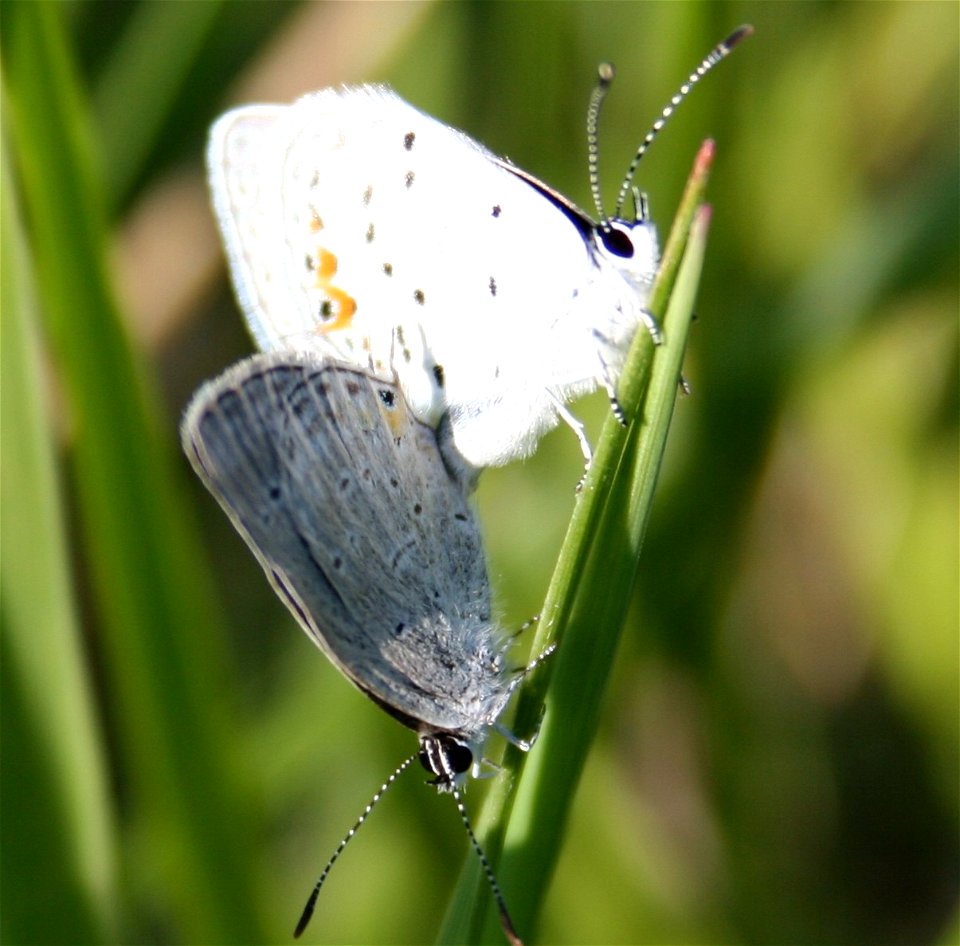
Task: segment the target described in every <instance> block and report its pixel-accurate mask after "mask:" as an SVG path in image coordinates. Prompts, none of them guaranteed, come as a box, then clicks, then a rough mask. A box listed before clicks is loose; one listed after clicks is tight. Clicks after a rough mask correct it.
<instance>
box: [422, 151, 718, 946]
mask: <svg viewBox="0 0 960 946" xmlns="http://www.w3.org/2000/svg"><path fill="white" fill-rule="evenodd" d="M712 154H713V150H712V144H710V143H708V144H707V145H705V146H704V148H703V149H702V150H701V153H700V156H699V157H698V160H697V162H696V165H695V167H694V171H693V173H692V175H691V179H690V182H689V184H688V187H687V191H686V193H685V195H684V198H683V201H682V203H681V207H680V210H679V212H678V215H677V218H676V221H675V223H674V227H673V230H672V234H671V238H670V240H669V241H668V244H667V248H666V251H665V253H664V259H663V263H662V265H661V268H660V272H659V274H658V278H657V282H656V285H655V287H654V290H653V293H652V294H651V302H650V305H651V311H653V313H654V314H655V315H658V316H659V315H660V314H661V313H663V312H666V316H665V318H663V319H662V320H661V324H662V326H663V335H664V343H663V344H662V345H660V346H657V347H655V346H654V345H653V342H652V340H651V339H650V337H649V335H648V334H647V333H646V332H638V333H637V338H636V339H635V341H634V344H633V346H632V348H631V352H630V355H629V357H628V360H627V366H626V368H625V370H624V374H623V380H622V382H621V387H620V391H619V392H618V397H619V399H620V403H621V406H622V407H623V409H624V411H625V413H626V415H627V417H629V418H631V422H630V424H629V425H628V427H627V428H626V429H624V428H623V427H622V426H621V425H620V424H619V423H618V422H617V421H616V420H615V418H613V417H612V416H611V417H609V418H608V419H607V422H606V424H605V425H604V429H603V432H602V434H601V438H600V441H599V443H598V446H597V451H596V454H595V457H594V463H593V465H592V467H591V469H590V472H589V474H588V476H587V479H586V481H585V483H584V487H583V493H582V495H581V497H580V499H579V501H578V503H577V506H576V508H575V510H574V515H573V518H572V520H571V523H570V527H569V529H568V532H567V537H566V539H565V541H564V545H563V548H562V550H561V553H560V557H559V559H558V562H557V567H556V570H555V572H554V577H553V580H552V582H551V585H550V589H549V591H548V593H547V600H546V602H545V604H544V609H543V616H542V619H541V623H540V627H539V629H538V633H537V637H536V641H535V643H534V647H533V652H534V653H537V652H539V651H540V650H542V649H543V648H544V647H545V646H546V645H547V643H548V642H549V641H550V640H554V639H555V640H558V641H562V644H561V646H560V648H559V650H558V652H557V654H556V655H555V656H554V657H553V658H552V659H551V661H550V663H549V664H548V665H547V666H546V667H545V668H544V670H543V672H542V673H541V672H540V671H538V672H537V673H536V674H534V675H533V676H532V677H531V679H530V681H528V684H527V685H526V686H525V687H524V690H523V691H522V692H521V695H520V697H519V698H518V708H517V717H516V724H515V728H516V730H517V731H518V732H521V733H523V732H529V731H530V730H531V729H532V727H533V725H534V724H535V722H536V719H537V716H538V715H539V706H541V705H542V702H543V696H544V692H545V690H546V688H547V685H548V683H549V685H550V697H549V701H548V706H549V708H548V714H547V716H546V718H545V719H544V723H543V727H542V729H541V733H540V739H539V742H538V744H537V747H536V749H535V750H534V751H533V752H532V753H530V755H529V757H528V758H524V757H523V754H522V753H519V751H518V750H516V749H515V748H514V747H508V749H507V752H506V754H505V759H504V769H505V771H504V774H503V776H501V777H499V778H498V779H496V781H495V782H494V784H493V785H492V786H491V790H490V792H489V794H488V796H487V799H486V802H485V804H484V807H483V811H482V813H481V816H480V817H479V818H478V819H477V828H478V834H479V836H480V837H481V839H482V843H483V844H484V846H485V849H486V851H487V853H488V855H489V856H490V858H491V860H492V861H493V862H494V863H496V862H497V861H498V860H499V868H498V874H499V879H500V882H501V885H502V887H503V889H504V890H505V891H506V892H507V895H508V897H509V901H508V902H509V905H510V908H511V912H512V916H513V920H514V924H515V926H516V927H517V929H518V931H519V932H520V933H521V935H523V934H524V932H527V933H528V935H529V931H530V930H531V929H532V928H533V926H534V924H535V922H536V916H537V913H538V911H539V908H540V904H541V903H542V900H543V897H544V896H545V894H546V889H547V885H548V883H549V879H550V875H551V872H552V870H553V865H554V863H555V862H556V858H557V856H558V854H559V850H560V846H561V844H562V839H563V832H564V826H565V821H566V815H567V812H568V810H569V807H570V804H571V802H572V798H573V794H574V792H575V790H576V786H577V783H578V781H579V776H580V772H581V770H582V766H583V763H584V761H585V759H586V755H587V752H588V751H589V746H590V743H591V741H592V738H593V735H594V732H595V729H596V725H597V720H598V718H599V712H600V706H601V701H602V697H603V691H604V687H605V683H606V679H607V676H608V674H609V671H610V667H611V665H612V662H613V658H614V654H615V651H616V646H617V643H618V641H619V636H620V629H621V627H622V624H623V617H624V614H625V612H626V608H627V605H628V602H629V598H630V593H631V589H632V587H633V577H634V573H635V570H636V563H637V559H638V556H639V551H640V544H641V541H642V537H643V531H644V528H645V526H646V522H647V518H648V515H649V511H650V508H651V504H652V497H653V489H654V486H655V484H656V478H657V473H658V471H659V466H660V460H661V457H662V455H663V449H664V446H665V444H666V436H667V432H668V430H669V424H670V417H671V415H672V410H673V404H674V401H675V398H676V393H677V386H678V381H679V377H680V365H681V362H682V359H683V352H684V349H685V347H686V336H687V329H688V327H689V322H690V317H691V313H692V310H693V302H694V297H695V294H696V287H697V283H698V280H699V275H700V269H701V264H702V259H703V252H704V247H705V244H706V231H707V226H706V220H707V218H706V214H705V213H704V212H701V216H699V217H698V216H697V213H698V208H699V207H700V206H701V203H702V200H703V195H704V191H705V188H706V181H707V174H708V171H709V165H710V162H711V159H712ZM688 235H689V237H690V239H689V241H688ZM668 300H669V301H668ZM551 665H552V666H551ZM521 769H522V775H520V776H518V777H516V781H515V782H514V773H517V772H519V771H520V770H521ZM501 848H502V849H503V852H504V853H503V857H502V858H498V854H499V852H500V851H501ZM496 927H497V920H496V919H495V917H494V915H493V911H492V909H491V898H490V895H489V891H488V890H487V889H486V883H485V881H484V879H483V877H482V875H481V873H480V871H479V866H478V864H477V863H476V860H475V858H473V857H472V856H470V857H468V859H467V861H466V863H465V865H464V868H463V871H462V873H461V877H460V880H459V881H458V885H457V888H456V890H455V892H454V895H453V899H452V901H451V905H450V907H449V909H448V912H447V916H446V917H445V920H444V924H443V926H442V928H441V931H440V935H439V941H441V942H471V943H473V942H487V941H491V940H493V941H496V937H497V935H498V934H497V931H496Z"/></svg>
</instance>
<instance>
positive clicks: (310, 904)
mask: <svg viewBox="0 0 960 946" xmlns="http://www.w3.org/2000/svg"><path fill="white" fill-rule="evenodd" d="M418 756H419V753H418V752H417V753H414V754H413V755H412V756H410V758H409V759H406V760H404V761H403V762H401V763H400V765H398V766H397V768H396V769H395V770H394V773H393V775H391V776H390V778H388V779H387V780H386V781H385V782H384V783H383V785H381V786H380V788H378V789H377V792H376V794H375V795H374V796H373V798H371V799H370V801H369V802H368V804H367V807H366V808H364V809H363V814H361V815H360V817H359V818H357V820H356V822H355V823H354V825H353V827H352V828H351V829H350V830H349V831H348V832H347V833H346V834H345V835H344V836H343V840H342V841H341V842H340V843H339V844H338V845H337V849H336V850H335V851H334V852H333V856H332V857H331V858H330V860H329V861H327V866H326V867H324V869H323V871H322V873H321V874H320V877H319V878H318V879H317V882H316V883H315V884H314V885H313V890H311V891H310V896H309V897H308V898H307V905H306V906H305V907H304V908H303V913H301V914H300V922H299V923H297V928H296V929H295V930H294V931H293V936H294V938H295V939H296V938H298V937H299V936H300V934H301V933H303V931H304V930H305V929H306V928H307V924H308V923H309V922H310V918H311V917H312V916H313V911H314V909H315V908H316V905H317V897H319V896H320V888H321V887H322V886H323V882H324V881H325V880H326V879H327V875H328V874H329V873H330V871H331V870H332V869H333V865H334V864H336V862H337V859H338V858H339V857H340V855H341V854H342V853H343V849H344V848H345V847H346V846H347V845H348V844H349V843H350V841H351V840H353V836H354V835H355V834H356V833H357V832H358V831H359V830H360V826H361V825H362V824H363V823H364V821H366V820H367V818H368V817H369V815H370V812H371V811H373V809H374V807H375V806H376V804H377V802H378V801H380V799H381V798H383V796H384V795H385V794H386V791H387V789H388V788H390V786H391V785H393V783H394V782H395V781H396V780H397V778H398V777H399V776H400V775H401V774H402V773H403V772H404V771H405V770H406V769H407V768H408V767H409V766H410V765H411V763H413V761H414V760H415V759H416V758H417V757H418ZM474 843H476V842H474Z"/></svg>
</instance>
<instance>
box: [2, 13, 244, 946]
mask: <svg viewBox="0 0 960 946" xmlns="http://www.w3.org/2000/svg"><path fill="white" fill-rule="evenodd" d="M6 12H7V13H8V14H9V15H8V16H7V17H6V18H5V21H4V26H5V36H4V40H5V47H6V59H5V67H6V73H5V74H6V77H7V81H8V91H9V104H10V107H9V108H8V109H7V117H8V119H9V122H8V127H9V129H10V131H11V138H12V141H13V144H14V148H15V157H16V161H17V172H18V175H19V180H20V181H21V182H22V185H23V193H24V198H25V199H24V205H25V207H26V209H27V212H28V215H29V224H30V231H31V236H32V245H33V251H34V255H35V267H36V271H37V274H38V276H37V282H38V285H39V286H40V288H41V300H40V301H41V303H42V307H43V318H44V328H45V330H46V334H47V337H48V339H49V342H50V346H51V352H52V355H53V358H54V362H55V369H56V373H57V378H58V381H59V382H60V385H61V389H62V392H63V396H64V401H65V403H66V405H67V413H68V416H69V417H70V419H71V422H72V430H73V432H74V437H73V441H72V444H71V446H72V451H71V459H72V462H73V472H74V476H75V489H76V494H77V502H78V506H79V517H80V526H79V528H80V532H81V543H82V547H83V550H84V552H85V556H86V559H87V562H88V564H89V568H90V570H91V573H92V605H93V608H94V610H95V612H96V616H97V618H98V619H99V622H100V626H99V636H98V638H97V644H98V646H99V647H100V649H101V652H100V653H99V655H98V656H99V660H100V662H102V665H103V670H104V674H105V701H106V704H107V705H106V712H107V713H108V714H109V716H110V724H111V726H112V728H113V730H114V735H115V739H116V742H117V758H118V765H119V766H120V771H119V772H118V773H117V775H116V780H117V782H118V784H120V785H122V786H123V790H124V792H125V796H126V797H125V799H124V808H125V811H126V812H127V813H128V817H129V818H130V819H131V820H132V822H133V824H132V825H131V827H130V830H129V834H128V835H127V837H129V838H132V839H139V840H143V839H149V840H150V841H151V842H153V843H157V844H158V849H159V847H162V851H163V858H162V859H161V863H159V864H152V865H151V868H150V871H149V873H148V872H147V871H146V870H145V868H144V867H143V866H142V865H141V862H140V860H139V859H138V858H136V857H131V858H130V859H129V860H128V862H127V867H128V869H127V870H126V871H125V873H124V877H125V879H126V880H128V881H129V883H130V884H131V888H132V889H130V890H128V891H126V895H127V896H128V897H131V898H132V900H133V902H134V904H135V912H136V914H137V915H138V916H141V915H144V914H146V915H147V916H153V917H156V918H160V917H162V918H163V921H162V922H172V923H173V927H172V928H171V929H170V938H172V939H180V940H182V941H189V942H224V941H234V942H240V941H243V942H250V941H255V940H258V939H261V938H262V936H261V930H260V924H259V920H258V917H257V913H256V909H255V905H256V897H255V895H254V890H255V886H256V885H255V883H254V880H253V874H254V871H255V866H256V863H257V861H256V858H255V857H253V856H252V854H251V852H250V850H249V845H250V844H251V843H252V841H253V831H252V830H251V829H250V823H249V820H248V817H249V810H248V809H247V805H246V802H245V800H244V792H243V790H242V788H241V782H240V779H239V776H238V769H237V767H236V766H237V765H238V764H239V760H238V759H237V758H236V757H232V756H230V755H229V754H228V752H227V749H226V747H228V746H231V745H233V743H232V742H231V740H230V736H231V733H232V729H233V725H232V724H231V720H230V718H229V714H228V712H227V707H226V706H225V705H224V700H223V696H222V694H223V693H224V692H225V691H226V689H227V688H225V687H224V686H223V680H222V678H223V675H224V674H225V672H226V669H227V662H226V657H225V648H224V646H223V639H222V635H223V628H222V627H221V625H220V623H219V622H218V619H217V615H216V609H215V608H214V606H213V604H212V595H211V594H210V589H209V587H208V580H207V576H206V572H205V569H204V566H203V563H202V562H201V560H200V557H199V554H198V545H197V542H196V540H195V537H194V536H193V535H192V534H191V530H190V528H189V517H188V516H187V514H186V512H185V506H184V504H183V502H182V501H181V497H180V494H179V489H178V486H177V483H176V481H175V476H174V458H175V450H176V444H177V440H176V431H175V429H173V427H172V425H170V426H166V425H161V423H160V421H159V412H158V410H157V408H156V401H155V395H154V394H153V389H152V386H151V384H150V382H149V379H148V376H147V372H146V369H145V366H144V365H143V364H141V363H140V362H139V361H138V359H137V358H136V357H135V355H134V352H133V351H132V348H131V346H130V343H129V341H128V339H127V338H126V336H125V334H124V332H123V330H122V327H121V321H120V318H119V314H118V312H117V308H116V305H115V302H114V300H113V296H112V291H111V287H110V285H109V280H108V277H107V272H108V267H107V263H106V251H105V243H106V232H105V225H104V208H103V201H102V200H101V199H100V191H99V189H98V187H97V186H96V183H95V182H96V178H95V175H94V174H93V172H92V168H93V167H94V166H95V163H96V161H95V155H94V153H93V150H92V148H91V147H90V141H91V139H90V134H89V121H88V116H87V113H86V110H85V108H84V105H83V102H82V96H81V93H80V91H79V87H78V84H77V80H76V77H75V74H74V69H73V63H72V60H71V57H70V53H69V50H68V48H67V46H66V42H65V38H64V35H63V31H62V27H61V22H60V17H61V15H62V8H60V7H58V6H57V5H55V4H34V3H22V4H13V5H10V9H9V10H8V11H6ZM214 696H217V698H216V699H214V698H213V697H214ZM158 838H162V842H159V841H157V840H156V839H158ZM126 853H130V852H129V851H128V852H126ZM174 917H175V918H176V919H174ZM141 922H142V921H141ZM163 928H165V929H167V927H163ZM174 929H175V930H176V932H173V930H174Z"/></svg>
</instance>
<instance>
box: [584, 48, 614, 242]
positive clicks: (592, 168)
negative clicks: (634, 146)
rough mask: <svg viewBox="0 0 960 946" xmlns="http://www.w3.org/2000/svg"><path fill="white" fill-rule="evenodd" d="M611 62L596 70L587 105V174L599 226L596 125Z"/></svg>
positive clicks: (609, 80)
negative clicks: (594, 82) (595, 81)
mask: <svg viewBox="0 0 960 946" xmlns="http://www.w3.org/2000/svg"><path fill="white" fill-rule="evenodd" d="M614 75H615V73H614V69H613V63H610V62H602V63H600V68H599V69H598V70H597V84H596V85H595V86H594V87H593V91H592V92H591V93H590V104H589V105H588V106H587V174H588V176H589V178H590V193H591V194H592V195H593V206H594V207H596V208H597V219H598V220H599V221H600V226H604V224H605V223H606V221H607V215H606V214H605V213H604V212H603V199H602V198H601V196H600V175H599V174H598V173H597V165H598V163H599V157H600V147H599V145H598V144H597V126H598V125H599V124H600V109H601V108H603V100H604V99H605V98H606V97H607V92H609V91H610V85H611V83H612V82H613V77H614Z"/></svg>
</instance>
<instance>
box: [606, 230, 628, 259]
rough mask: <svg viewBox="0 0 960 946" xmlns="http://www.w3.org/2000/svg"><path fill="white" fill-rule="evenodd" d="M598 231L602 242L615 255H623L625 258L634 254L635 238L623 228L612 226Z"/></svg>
mask: <svg viewBox="0 0 960 946" xmlns="http://www.w3.org/2000/svg"><path fill="white" fill-rule="evenodd" d="M598 233H599V236H600V242H601V243H603V245H604V246H605V247H606V249H607V251H608V252H610V253H613V255H614V256H622V257H623V258H624V259H630V257H631V256H633V240H631V239H630V237H629V236H628V235H627V234H626V233H624V232H623V230H618V229H617V228H616V227H611V228H610V229H609V230H599V231H598Z"/></svg>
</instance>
